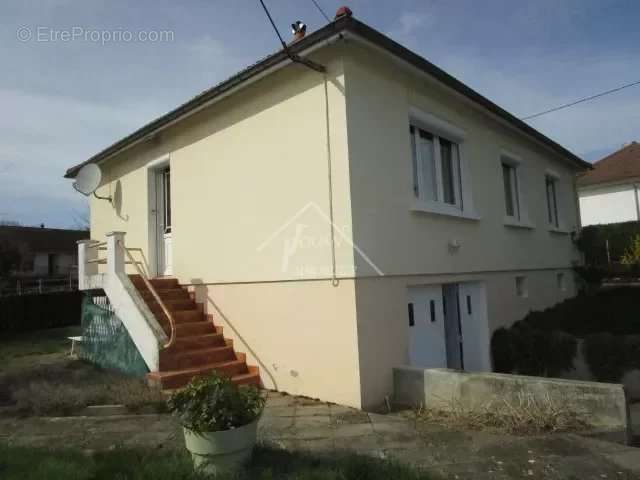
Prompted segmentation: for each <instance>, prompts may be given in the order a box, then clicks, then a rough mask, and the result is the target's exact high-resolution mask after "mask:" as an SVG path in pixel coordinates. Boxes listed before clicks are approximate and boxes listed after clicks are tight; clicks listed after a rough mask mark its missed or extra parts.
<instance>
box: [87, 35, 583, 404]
mask: <svg viewBox="0 0 640 480" xmlns="http://www.w3.org/2000/svg"><path fill="white" fill-rule="evenodd" d="M342 49H344V50H342ZM321 53H322V54H317V55H315V56H314V60H316V61H319V62H322V63H325V64H326V65H328V67H329V69H328V70H329V71H328V75H327V77H328V82H327V84H326V91H327V94H328V106H329V114H328V125H329V137H328V138H327V134H326V125H327V116H326V115H325V113H326V112H325V96H324V95H325V84H324V82H323V77H322V76H321V75H319V74H317V73H315V72H312V71H309V70H308V69H306V68H304V67H302V66H299V65H295V66H290V67H287V68H286V69H285V70H284V71H281V72H278V73H275V74H273V75H270V76H268V77H266V78H264V79H262V80H260V81H258V82H257V83H255V84H253V85H251V86H249V87H247V88H244V89H243V90H241V91H240V92H237V93H235V94H234V95H233V96H230V97H228V98H226V99H224V100H222V101H221V102H219V103H217V104H215V105H214V106H212V107H209V108H207V109H205V110H203V111H201V112H199V113H197V114H196V115H194V116H192V117H191V118H189V119H187V120H185V121H182V122H181V123H179V124H178V125H177V126H174V127H171V128H170V129H168V130H166V131H164V132H162V133H161V134H159V135H156V136H155V137H153V138H150V139H149V140H148V141H146V142H145V143H143V144H140V145H138V146H136V147H133V148H131V149H129V150H128V151H126V152H124V153H122V154H120V155H119V157H118V158H117V159H114V160H113V161H110V162H109V163H108V164H107V165H106V167H105V168H104V174H105V175H104V177H105V183H104V185H103V186H102V187H101V188H100V189H99V191H98V194H100V195H112V196H114V205H113V206H111V205H110V204H109V203H107V202H105V201H101V200H96V199H92V200H91V231H92V238H95V239H101V238H102V237H103V236H104V234H105V233H106V232H108V231H111V230H122V231H125V232H127V237H126V242H127V244H128V245H129V246H133V247H141V248H143V249H144V250H145V253H146V254H147V257H148V256H149V251H150V243H151V239H150V234H149V230H150V229H149V216H150V215H149V210H150V208H151V207H150V203H149V198H148V197H149V169H148V166H149V164H150V162H153V161H155V160H158V159H168V161H169V162H170V166H171V179H172V218H173V222H172V223H173V228H172V231H173V233H172V235H173V272H174V275H175V276H176V277H177V278H178V279H179V281H180V282H181V283H183V284H188V285H191V286H192V288H194V289H195V290H196V292H197V295H198V298H199V299H200V300H201V301H203V302H204V303H205V305H206V309H207V311H208V312H209V313H212V314H214V316H215V318H216V321H217V322H219V323H221V324H222V325H223V326H224V327H225V335H226V336H228V337H230V338H232V339H233V340H234V342H235V344H236V347H237V349H238V351H241V352H242V351H244V352H246V353H247V354H248V359H249V362H250V363H254V364H257V365H258V366H260V368H261V374H262V378H263V381H264V382H265V384H266V385H267V386H270V387H274V388H278V389H279V390H283V391H289V392H291V393H296V394H304V395H309V396H313V397H319V398H321V399H323V400H329V401H334V402H338V403H343V404H347V405H352V406H355V407H359V406H363V405H364V406H372V405H375V404H377V403H379V402H380V401H382V399H383V398H384V396H385V395H387V394H390V393H391V391H390V388H391V385H390V375H391V368H392V367H393V366H395V365H399V364H402V363H406V361H407V326H406V303H407V299H406V294H407V292H406V289H407V286H409V285H417V284H421V283H420V282H422V283H443V282H453V281H461V280H464V279H475V280H481V281H484V282H485V283H486V287H487V295H488V308H489V316H490V322H491V326H492V327H495V326H498V325H503V324H508V323H510V322H512V321H514V320H517V319H518V318H520V317H521V316H523V315H524V314H525V313H526V312H527V311H528V309H529V308H534V307H535V308H538V307H540V308H542V307H544V306H547V305H550V304H552V303H555V302H556V301H558V300H560V299H561V298H563V297H564V296H567V295H570V294H571V293H572V292H573V288H574V287H573V283H572V281H571V278H570V277H571V276H570V275H567V276H568V277H569V278H568V283H569V289H568V291H567V292H556V291H555V290H554V288H555V280H554V281H553V282H552V284H553V286H552V284H550V283H549V282H550V278H555V277H554V275H555V273H553V272H556V271H561V270H564V271H566V272H568V270H567V269H568V267H569V266H570V263H571V260H572V259H577V255H576V252H575V251H574V249H573V247H572V245H571V241H570V237H569V235H567V234H559V233H552V232H550V231H549V230H548V229H547V226H546V225H547V224H546V217H545V215H546V211H545V210H544V208H545V207H544V205H545V201H546V200H545V193H544V172H545V170H546V169H548V168H551V169H553V170H554V171H555V172H556V173H558V174H559V175H560V182H561V186H562V188H561V190H560V197H561V206H560V210H561V216H562V220H563V223H564V224H565V227H566V229H568V230H571V229H574V228H575V226H576V222H577V215H576V203H575V198H574V197H573V192H574V190H573V186H572V177H573V171H572V168H571V167H569V166H567V165H566V164H565V163H562V162H560V161H558V159H556V158H554V157H553V155H552V154H550V153H549V152H547V151H546V150H544V149H543V148H542V147H539V146H538V145H537V144H535V143H533V142H528V141H526V140H524V139H523V138H522V136H521V135H519V134H515V133H513V132H511V131H510V130H508V129H507V128H506V127H504V126H502V125H501V124H499V123H498V122H496V121H494V120H492V119H490V118H488V117H487V116H486V115H485V114H483V113H481V112H478V111H476V110H475V109H473V108H471V107H470V106H469V105H468V104H466V103H464V102H463V101H461V100H459V99H458V98H457V97H454V96H452V95H451V94H450V93H449V92H447V91H445V90H443V89H442V88H441V87H438V86H436V85H435V84H432V83H430V82H428V81H427V80H426V79H424V78H418V77H414V76H413V75H412V74H409V73H406V72H404V71H403V70H401V69H400V68H398V66H397V65H393V64H390V63H388V62H387V60H385V59H383V57H381V56H379V55H378V54H372V53H371V52H367V51H364V50H362V49H361V47H358V46H357V45H356V44H355V43H353V42H349V43H347V44H346V45H341V46H334V47H331V48H330V49H327V50H326V51H324V52H321ZM343 53H345V54H346V55H347V57H346V61H343V58H344V57H343V56H342V54H343ZM409 106H416V107H419V108H421V109H423V110H426V111H428V112H430V113H433V114H434V115H437V116H440V117H443V118H444V119H446V120H447V121H449V122H450V123H453V124H456V125H458V126H459V127H460V128H463V129H464V130H466V131H467V132H468V136H467V139H466V142H465V147H464V148H465V150H464V151H465V154H466V155H469V164H470V167H471V176H472V180H473V198H474V202H475V207H476V211H477V212H478V213H479V214H480V216H481V219H480V220H479V221H470V220H461V219H453V218H448V217H442V216H434V215H430V214H425V213H416V212H411V211H410V209H409V207H410V205H411V202H412V188H411V185H412V180H411V158H410V147H409V139H408V109H409ZM327 147H329V148H327ZM500 149H508V150H509V151H512V152H514V153H516V154H518V155H520V156H521V157H522V158H523V166H522V168H523V173H524V175H523V179H524V192H525V198H526V206H527V207H528V208H529V216H530V217H531V220H532V221H533V222H534V223H535V224H536V225H535V228H534V229H531V230H525V229H514V228H510V227H506V226H505V225H504V224H503V212H504V200H503V188H502V177H501V169H500V161H499V152H500ZM329 151H330V153H331V157H330V160H331V169H330V170H329V168H328V157H327V155H328V152H329ZM329 177H331V187H332V188H331V190H329ZM330 199H331V200H332V204H331V203H330ZM332 219H333V228H332V227H331V225H332V223H331V220H332ZM332 230H333V234H334V238H335V245H334V248H332V245H331V232H332ZM451 239H456V240H458V241H459V242H460V244H461V248H460V249H459V251H458V252H457V253H455V254H451V253H449V251H448V248H447V244H448V242H449V240H451ZM334 257H335V260H333V258H334ZM334 269H335V272H336V274H337V276H338V277H341V278H343V280H340V281H339V282H330V281H329V280H328V279H330V278H331V276H332V271H333V270H334ZM518 271H527V272H529V273H527V275H528V276H529V277H530V281H529V282H530V283H529V289H530V292H531V294H530V297H529V299H528V300H527V301H526V302H521V301H520V300H522V299H517V300H516V299H513V298H511V297H508V296H506V295H505V294H504V291H505V289H509V291H511V290H513V288H514V286H513V282H514V276H515V274H516V272H518ZM380 274H384V275H385V276H384V277H379V275H380ZM354 277H355V279H354ZM416 282H418V283H416ZM503 297H504V298H503ZM356 317H357V318H356Z"/></svg>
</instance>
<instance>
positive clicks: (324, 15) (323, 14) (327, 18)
mask: <svg viewBox="0 0 640 480" xmlns="http://www.w3.org/2000/svg"><path fill="white" fill-rule="evenodd" d="M311 3H313V4H314V5H315V6H316V8H317V9H318V11H319V12H320V14H321V15H322V16H323V17H324V19H325V20H326V21H327V22H328V23H331V19H330V18H329V17H328V16H327V14H326V13H324V10H322V8H321V7H320V5H318V2H316V0H311Z"/></svg>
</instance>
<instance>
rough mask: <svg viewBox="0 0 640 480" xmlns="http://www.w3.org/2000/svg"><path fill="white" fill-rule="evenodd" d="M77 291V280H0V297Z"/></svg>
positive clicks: (66, 278) (69, 278) (72, 278)
mask: <svg viewBox="0 0 640 480" xmlns="http://www.w3.org/2000/svg"><path fill="white" fill-rule="evenodd" d="M77 289H78V280H77V278H74V277H72V276H69V277H64V278H18V279H16V278H10V279H4V280H3V279H0V297H6V296H9V295H32V294H34V293H50V292H70V291H73V290H77Z"/></svg>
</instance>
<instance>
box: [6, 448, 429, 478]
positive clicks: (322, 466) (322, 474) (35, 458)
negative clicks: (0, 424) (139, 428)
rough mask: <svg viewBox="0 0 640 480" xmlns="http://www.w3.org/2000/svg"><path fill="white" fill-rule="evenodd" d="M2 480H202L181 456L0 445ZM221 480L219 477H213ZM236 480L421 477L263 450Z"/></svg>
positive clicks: (369, 462) (370, 462)
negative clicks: (52, 449)
mask: <svg viewBox="0 0 640 480" xmlns="http://www.w3.org/2000/svg"><path fill="white" fill-rule="evenodd" d="M0 478H2V479H3V480H26V479H28V480H50V479H54V478H61V479H62V478H63V479H65V480H84V479H91V480H102V479H104V480H112V479H121V480H134V479H135V480H137V479H149V480H152V479H153V480H163V479H172V480H176V479H178V480H180V479H181V480H187V479H189V480H191V479H194V480H195V479H202V478H207V477H205V476H203V475H199V474H197V473H195V472H194V471H193V466H192V463H191V458H190V457H189V456H188V454H187V453H186V452H166V451H161V450H155V451H153V450H148V451H145V450H119V449H116V450H111V451H108V452H100V453H88V452H82V451H80V450H56V451H50V450H43V449H36V448H24V447H7V446H2V445H0ZM216 478H220V477H216ZM233 478H234V479H235V480H261V479H264V480H272V479H283V480H294V479H295V480H390V479H393V480H418V479H424V480H427V479H428V478H431V477H427V476H426V475H423V474H421V473H420V472H418V471H415V470H412V469H410V468H408V467H404V466H401V465H399V464H396V463H391V462H388V461H383V460H376V459H373V458H368V457H362V456H355V455H350V456H336V457H332V458H329V457H314V456H311V455H307V454H303V453H291V452H286V451H281V450H273V449H269V448H265V447H259V448H257V449H256V451H255V454H254V457H253V460H252V462H251V464H250V465H249V466H248V468H247V469H246V470H245V471H243V472H242V473H240V474H239V475H237V476H234V477H233Z"/></svg>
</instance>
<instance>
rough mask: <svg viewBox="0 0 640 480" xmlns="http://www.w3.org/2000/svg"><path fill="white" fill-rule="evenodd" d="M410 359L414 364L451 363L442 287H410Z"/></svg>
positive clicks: (425, 365) (441, 365) (420, 365)
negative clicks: (446, 345) (443, 309)
mask: <svg viewBox="0 0 640 480" xmlns="http://www.w3.org/2000/svg"><path fill="white" fill-rule="evenodd" d="M408 322H409V363H410V365H412V366H414V367H423V368H438V367H446V366H447V352H446V347H445V333H444V313H443V311H442V287H441V286H440V285H433V286H432V285H430V286H420V287H410V288H409V304H408Z"/></svg>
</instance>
